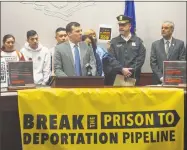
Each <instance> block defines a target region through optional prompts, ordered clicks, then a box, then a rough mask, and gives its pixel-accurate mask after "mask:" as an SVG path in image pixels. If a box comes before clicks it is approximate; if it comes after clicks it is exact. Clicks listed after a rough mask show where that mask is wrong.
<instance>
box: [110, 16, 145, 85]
mask: <svg viewBox="0 0 187 150" xmlns="http://www.w3.org/2000/svg"><path fill="white" fill-rule="evenodd" d="M117 20H118V24H119V32H120V35H119V36H117V37H115V38H113V39H112V40H111V45H110V48H109V50H108V52H109V53H110V54H111V55H112V56H113V57H114V58H115V59H116V60H117V62H116V66H119V65H120V66H121V68H120V67H118V68H119V69H120V70H119V71H118V72H120V73H121V74H123V75H124V76H125V77H127V78H128V77H131V78H136V85H138V82H139V79H140V73H141V67H142V66H143V64H144V61H145V55H146V49H145V47H144V45H143V42H142V40H141V39H140V38H139V37H137V36H136V35H134V34H132V33H131V32H130V30H131V18H129V17H127V16H124V15H119V16H118V17H117ZM109 65H110V63H109ZM112 65H113V66H114V64H112ZM115 68H116V67H115ZM116 73H117V72H116Z"/></svg>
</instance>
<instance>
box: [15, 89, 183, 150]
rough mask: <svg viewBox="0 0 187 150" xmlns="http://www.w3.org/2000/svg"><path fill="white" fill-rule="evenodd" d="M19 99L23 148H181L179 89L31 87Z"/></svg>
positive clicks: (86, 149) (132, 149)
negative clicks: (33, 88)
mask: <svg viewBox="0 0 187 150" xmlns="http://www.w3.org/2000/svg"><path fill="white" fill-rule="evenodd" d="M18 100H19V117H20V125H21V137H22V146H23V150H105V149H106V150H159V149H162V150H183V147H184V91H183V90H182V89H175V88H167V89H165V88H100V89H99V88H98V89H94V88H91V89H86V88H82V89H36V90H23V91H19V92H18Z"/></svg>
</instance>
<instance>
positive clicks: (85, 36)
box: [82, 35, 103, 76]
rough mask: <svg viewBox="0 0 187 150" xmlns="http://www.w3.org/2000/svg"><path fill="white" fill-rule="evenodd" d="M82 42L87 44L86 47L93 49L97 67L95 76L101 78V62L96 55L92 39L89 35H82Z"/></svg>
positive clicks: (95, 46) (95, 47)
mask: <svg viewBox="0 0 187 150" xmlns="http://www.w3.org/2000/svg"><path fill="white" fill-rule="evenodd" d="M82 41H84V42H86V43H87V44H88V46H90V47H91V48H92V49H93V52H94V56H95V60H96V66H97V76H101V75H102V70H103V67H102V62H101V60H100V57H99V55H98V54H97V53H96V49H97V45H96V43H95V42H94V39H93V38H92V37H91V36H89V35H83V36H82Z"/></svg>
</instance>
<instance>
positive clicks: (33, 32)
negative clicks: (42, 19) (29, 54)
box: [27, 30, 37, 39]
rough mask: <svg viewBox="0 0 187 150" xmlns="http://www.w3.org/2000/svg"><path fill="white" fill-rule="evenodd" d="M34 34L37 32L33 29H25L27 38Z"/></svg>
mask: <svg viewBox="0 0 187 150" xmlns="http://www.w3.org/2000/svg"><path fill="white" fill-rule="evenodd" d="M36 34H37V32H36V31H34V30H30V31H27V39H29V37H30V36H34V35H36Z"/></svg>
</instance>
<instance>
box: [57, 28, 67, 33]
mask: <svg viewBox="0 0 187 150" xmlns="http://www.w3.org/2000/svg"><path fill="white" fill-rule="evenodd" d="M60 31H66V29H65V28H62V27H59V28H57V29H56V33H57V32H60Z"/></svg>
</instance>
